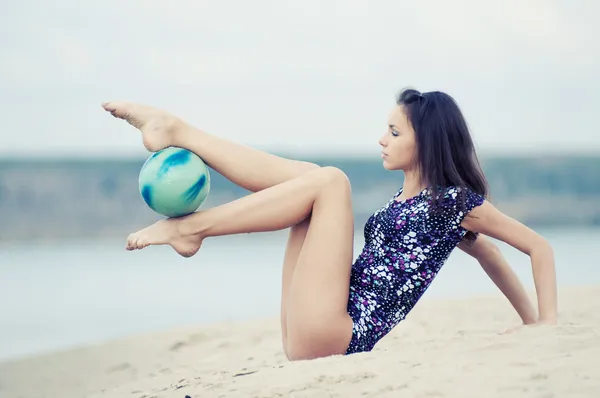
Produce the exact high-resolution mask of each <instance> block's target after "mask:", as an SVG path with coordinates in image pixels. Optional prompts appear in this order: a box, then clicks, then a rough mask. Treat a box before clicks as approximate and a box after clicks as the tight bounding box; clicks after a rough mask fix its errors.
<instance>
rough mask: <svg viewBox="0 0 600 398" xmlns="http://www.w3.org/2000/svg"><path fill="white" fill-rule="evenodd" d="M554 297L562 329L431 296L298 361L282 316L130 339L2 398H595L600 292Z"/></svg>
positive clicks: (36, 361) (1, 382) (73, 356)
mask: <svg viewBox="0 0 600 398" xmlns="http://www.w3.org/2000/svg"><path fill="white" fill-rule="evenodd" d="M559 293H560V296H559V299H560V300H559V303H560V324H559V325H558V326H552V327H548V326H544V327H525V328H519V329H517V330H516V331H514V332H512V333H509V334H502V333H501V332H503V331H504V330H506V329H508V328H510V327H512V326H515V325H518V324H519V319H518V318H517V316H516V314H515V313H514V311H513V310H512V308H511V307H510V304H509V303H508V302H507V301H506V300H505V299H504V298H503V297H502V296H501V294H500V293H498V294H495V295H493V296H489V297H477V298H471V299H463V300H443V301H441V300H433V299H432V300H429V299H427V298H426V297H425V298H424V299H423V300H422V301H421V302H420V303H419V304H418V306H417V307H416V308H415V309H414V311H413V312H412V313H411V314H410V315H409V317H408V318H407V319H406V320H405V321H404V322H403V323H401V324H400V325H399V326H398V327H396V329H395V330H394V331H393V332H392V333H390V334H389V335H388V336H386V337H385V338H384V339H383V340H382V341H381V342H380V344H379V345H378V346H377V347H376V349H375V350H373V351H372V352H369V353H362V354H355V355H352V356H348V357H343V356H339V357H330V358H324V359H318V360H313V361H303V362H294V363H291V362H288V361H287V360H286V359H285V357H284V355H283V352H282V350H281V345H280V335H279V324H278V320H277V319H268V320H256V321H253V322H251V323H239V324H238V323H232V324H220V325H212V326H207V327H195V328H192V327H189V328H182V329H178V330H171V331H167V332H163V333H155V334H149V335H141V336H132V337H129V338H127V339H121V340H118V341H111V342H107V343H103V344H98V345H95V346H88V347H81V348H77V349H71V350H68V351H64V352H59V353H52V354H48V355H43V356H39V357H33V358H26V359H20V360H18V361H12V362H6V363H3V364H0V397H2V398H21V397H23V398H24V397H27V398H29V397H31V398H33V397H35V398H42V397H53V398H56V397H61V398H83V397H86V398H88V397H89V398H100V397H111V398H112V397H114V398H125V397H127V398H151V397H156V398H163V397H169V398H170V397H176V398H185V397H186V395H187V396H189V397H191V398H200V397H201V398H209V397H265V398H266V397H319V398H320V397H381V398H385V397H399V396H405V397H431V398H434V397H435V398H442V397H443V398H446V397H447V398H450V397H452V398H454V397H456V398H458V397H460V398H465V397H478V398H481V397H511V398H517V397H540V398H542V397H544V398H550V397H569V398H576V397H586V398H587V397H598V396H600V370H599V369H600V366H599V365H600V359H599V358H600V339H599V338H600V312H599V311H598V304H597V303H598V302H600V286H592V287H585V288H580V289H574V288H570V289H563V290H561V291H560V292H559Z"/></svg>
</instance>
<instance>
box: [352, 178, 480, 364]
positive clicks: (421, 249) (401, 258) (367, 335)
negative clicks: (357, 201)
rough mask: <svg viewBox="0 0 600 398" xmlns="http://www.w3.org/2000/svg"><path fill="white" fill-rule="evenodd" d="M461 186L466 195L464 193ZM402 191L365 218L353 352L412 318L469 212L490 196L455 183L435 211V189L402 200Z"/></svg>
mask: <svg viewBox="0 0 600 398" xmlns="http://www.w3.org/2000/svg"><path fill="white" fill-rule="evenodd" d="M461 189H465V193H466V195H459V193H462V191H461ZM401 192H402V190H400V191H399V192H397V193H396V194H395V195H394V196H393V197H392V198H391V199H390V201H389V202H388V203H387V204H386V205H385V206H383V207H382V208H381V209H379V210H378V211H377V212H375V213H374V214H373V215H372V216H371V217H370V218H369V220H368V221H367V223H366V224H365V228H364V236H365V244H364V247H363V250H362V252H361V253H360V255H359V256H358V258H357V259H356V261H355V262H354V264H353V265H352V273H351V277H350V295H349V299H348V313H349V314H350V316H351V317H352V320H353V321H354V327H353V331H352V340H351V342H350V345H349V346H348V350H347V352H346V353H347V354H352V353H356V352H362V351H370V350H372V349H373V347H374V346H375V344H376V343H377V342H378V341H379V340H381V338H383V337H384V336H385V335H386V334H388V333H389V332H390V331H391V330H392V329H393V328H394V327H395V326H396V325H397V324H398V323H399V322H400V321H402V320H403V319H404V318H406V316H407V315H408V313H409V312H410V311H411V310H412V308H413V307H414V306H415V304H416V303H417V301H418V300H419V299H420V298H421V296H422V295H423V293H425V291H426V290H427V288H428V287H429V285H430V284H431V282H432V281H433V279H434V278H435V276H436V275H437V273H438V272H439V270H440V268H441V267H442V265H443V264H444V263H445V262H446V260H447V259H448V257H449V256H450V253H451V252H452V250H453V249H454V248H455V247H456V245H458V243H460V241H461V240H462V238H463V237H464V236H465V234H466V233H467V230H466V229H464V228H463V227H462V226H461V225H460V224H461V222H462V221H463V219H464V218H465V216H466V214H467V213H468V212H470V211H471V210H472V209H473V208H474V207H476V206H479V205H481V204H482V203H483V201H484V198H483V196H481V195H479V194H477V193H475V192H473V191H471V190H469V189H466V188H460V189H459V188H456V187H449V188H446V189H444V190H443V191H442V192H441V194H440V196H439V198H440V200H439V207H438V211H437V212H436V213H430V211H429V208H430V200H431V195H430V191H429V190H427V189H426V190H423V191H422V192H421V193H420V194H419V195H417V196H415V197H413V198H409V199H407V200H404V201H398V200H396V199H397V197H398V196H399V195H400V194H401ZM463 196H464V204H465V206H464V207H461V206H459V205H460V204H461V203H462V201H461V197H463ZM461 209H464V210H461Z"/></svg>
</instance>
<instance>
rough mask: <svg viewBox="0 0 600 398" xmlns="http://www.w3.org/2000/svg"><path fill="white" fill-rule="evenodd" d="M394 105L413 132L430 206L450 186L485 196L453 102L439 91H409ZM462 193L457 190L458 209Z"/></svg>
mask: <svg viewBox="0 0 600 398" xmlns="http://www.w3.org/2000/svg"><path fill="white" fill-rule="evenodd" d="M396 103H397V104H398V105H401V106H403V107H404V109H405V112H406V115H407V117H408V120H409V122H410V123H411V125H412V127H413V130H414V131H415V136H416V137H415V138H416V142H417V150H418V167H419V171H420V175H421V178H422V180H423V181H424V182H426V183H427V185H428V186H429V187H430V189H431V190H432V195H431V196H432V201H433V206H432V207H433V208H435V207H436V205H437V204H438V200H439V197H438V195H439V194H440V189H441V190H443V189H444V188H447V187H452V186H453V187H457V188H467V189H470V190H471V191H473V192H476V193H478V194H480V195H482V196H484V197H487V196H488V183H487V180H486V178H485V176H484V174H483V171H482V169H481V165H480V163H479V159H478V158H477V154H476V152H475V145H474V144H473V140H472V138H471V134H470V132H469V128H468V126H467V122H466V120H465V118H464V116H463V114H462V112H461V110H460V108H459V106H458V104H457V103H456V101H455V100H454V99H453V98H452V97H451V96H449V95H448V94H446V93H443V92H440V91H431V92H427V93H420V92H419V91H417V90H414V89H410V88H409V89H404V90H403V91H401V92H400V94H399V95H398V98H397V100H396ZM466 194H467V192H466V190H465V189H460V198H459V205H460V206H462V209H464V206H465V200H466ZM469 238H471V239H474V238H475V236H474V235H473V234H471V236H470V237H469Z"/></svg>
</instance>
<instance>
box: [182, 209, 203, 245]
mask: <svg viewBox="0 0 600 398" xmlns="http://www.w3.org/2000/svg"><path fill="white" fill-rule="evenodd" d="M207 221H208V220H206V217H204V211H198V212H195V213H192V214H190V215H188V216H185V217H182V218H181V219H180V222H179V225H178V231H179V233H180V234H181V235H182V236H197V237H198V238H200V239H204V238H206V237H207V236H208V234H209V229H210V226H209V223H208V222H207Z"/></svg>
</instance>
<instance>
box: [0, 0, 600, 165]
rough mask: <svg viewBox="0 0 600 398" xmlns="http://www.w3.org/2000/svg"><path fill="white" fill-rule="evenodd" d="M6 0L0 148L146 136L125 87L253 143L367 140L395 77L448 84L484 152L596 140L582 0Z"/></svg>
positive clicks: (589, 146)
mask: <svg viewBox="0 0 600 398" xmlns="http://www.w3.org/2000/svg"><path fill="white" fill-rule="evenodd" d="M167 4H168V5H167ZM2 9H3V10H2V15H1V16H0V32H1V33H2V34H1V35H0V46H1V50H2V54H1V60H2V62H1V64H0V105H1V111H0V112H1V113H2V118H3V124H2V129H1V132H0V134H1V136H0V137H1V145H0V153H10V154H14V153H28V154H38V153H43V154H48V155H62V154H65V153H69V154H77V155H86V154H88V153H89V154H95V153H112V154H121V153H141V148H142V147H141V141H140V140H139V135H138V134H136V133H135V132H134V130H133V129H132V128H130V127H128V126H126V125H125V124H124V123H123V122H120V121H117V120H114V119H112V118H111V117H110V116H108V115H107V114H105V113H104V112H103V111H102V109H101V108H100V103H101V102H102V101H105V100H110V99H127V100H134V101H140V102H144V103H148V104H152V105H155V106H159V107H164V108H167V109H169V110H171V111H173V112H174V113H176V114H178V115H180V116H182V117H184V118H185V119H187V120H189V121H190V122H193V123H194V124H195V125H197V126H198V127H201V128H203V129H206V130H208V131H210V132H213V133H215V134H220V135H223V136H227V137H229V138H231V139H234V140H240V141H243V142H245V143H247V144H250V145H255V146H259V147H263V148H274V149H280V150H293V151H296V152H304V153H323V152H330V153H341V154H344V153H361V154H365V155H369V154H372V155H373V156H378V154H379V147H378V144H377V139H378V138H379V136H380V135H381V134H382V133H383V132H384V131H385V128H386V119H387V115H388V112H389V110H390V108H391V107H392V106H393V104H394V97H395V95H396V93H397V92H398V90H400V89H401V88H402V87H404V86H413V87H416V88H418V89H420V90H422V91H427V90H436V89H437V90H443V91H446V92H448V93H449V94H451V95H452V96H454V97H455V98H456V100H457V101H458V102H459V104H460V105H461V107H462V109H463V111H464V112H465V114H466V117H467V120H468V122H469V124H470V126H471V127H472V131H473V134H474V137H475V140H476V143H477V145H478V146H479V148H480V150H481V151H482V152H491V151H495V152H498V151H500V152H506V153H516V152H522V151H553V152H560V151H563V150H587V151H589V150H593V151H597V152H600V134H599V129H598V122H597V113H596V112H597V109H598V108H599V106H600V100H599V99H598V95H599V93H600V83H599V79H598V71H600V44H599V43H600V42H599V41H598V39H599V38H600V25H594V22H595V21H597V16H598V15H599V12H600V3H598V2H595V1H592V0H576V1H574V0H563V1H559V0H548V1H544V0H527V1H523V0H503V1H481V0H455V1H451V2H449V1H447V0H435V1H416V0H411V1H403V0H364V1H352V0H344V1H333V0H302V1H285V0H271V1H267V0H252V1H248V0H218V1H217V0H213V1H205V0H204V1H203V0H170V1H166V0H162V1H157V0H127V1H123V0H103V1H95V2H91V1H76V0H55V1H52V2H48V1H42V0H20V1H13V2H5V3H4V4H3V7H2ZM594 26H596V27H594Z"/></svg>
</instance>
